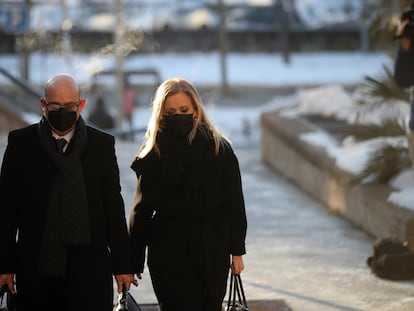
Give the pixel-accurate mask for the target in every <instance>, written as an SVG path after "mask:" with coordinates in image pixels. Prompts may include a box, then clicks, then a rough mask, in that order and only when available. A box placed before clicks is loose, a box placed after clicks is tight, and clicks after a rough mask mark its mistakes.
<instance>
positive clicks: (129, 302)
mask: <svg viewBox="0 0 414 311" xmlns="http://www.w3.org/2000/svg"><path fill="white" fill-rule="evenodd" d="M125 310H129V311H142V309H141V307H140V306H139V305H138V303H137V302H136V301H135V299H134V297H132V295H131V294H130V293H129V292H128V291H127V290H126V286H125V284H122V292H121V293H119V294H118V298H117V301H116V303H115V305H114V308H113V309H112V311H125ZM0 311H1V310H0Z"/></svg>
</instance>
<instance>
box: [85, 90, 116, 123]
mask: <svg viewBox="0 0 414 311" xmlns="http://www.w3.org/2000/svg"><path fill="white" fill-rule="evenodd" d="M88 121H89V122H91V123H92V125H95V126H97V127H99V128H100V129H103V130H107V129H112V128H114V119H113V118H112V116H111V114H110V113H109V111H108V109H107V108H106V105H105V101H104V99H103V98H102V97H99V98H98V99H97V101H96V105H95V108H94V109H93V110H92V111H91V113H90V114H89V117H88Z"/></svg>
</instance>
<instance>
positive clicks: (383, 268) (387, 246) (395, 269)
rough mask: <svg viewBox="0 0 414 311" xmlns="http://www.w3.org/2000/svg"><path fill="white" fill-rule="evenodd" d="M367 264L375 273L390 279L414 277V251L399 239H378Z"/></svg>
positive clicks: (410, 278) (409, 278) (411, 278)
mask: <svg viewBox="0 0 414 311" xmlns="http://www.w3.org/2000/svg"><path fill="white" fill-rule="evenodd" d="M373 249H374V254H373V256H370V257H368V259H367V264H368V266H369V267H370V268H371V271H372V273H373V274H375V275H376V276H378V277H379V278H382V279H388V280H395V281H397V280H413V279H414V252H412V251H411V250H410V249H409V248H408V247H407V246H406V245H404V244H403V243H401V242H399V241H394V240H391V239H378V240H376V241H375V243H374V246H373Z"/></svg>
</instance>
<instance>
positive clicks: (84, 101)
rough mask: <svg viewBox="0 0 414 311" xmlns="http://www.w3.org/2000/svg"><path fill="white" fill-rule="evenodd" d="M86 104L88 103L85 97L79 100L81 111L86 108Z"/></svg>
mask: <svg viewBox="0 0 414 311" xmlns="http://www.w3.org/2000/svg"><path fill="white" fill-rule="evenodd" d="M85 104H86V99H85V98H82V99H81V100H80V101H79V111H82V110H83V108H85Z"/></svg>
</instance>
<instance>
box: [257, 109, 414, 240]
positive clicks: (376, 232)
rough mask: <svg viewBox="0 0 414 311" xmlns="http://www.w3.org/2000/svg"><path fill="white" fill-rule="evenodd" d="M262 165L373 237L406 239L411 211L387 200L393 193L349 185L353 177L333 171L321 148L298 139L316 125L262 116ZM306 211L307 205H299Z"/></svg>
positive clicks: (380, 186)
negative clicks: (264, 164)
mask: <svg viewBox="0 0 414 311" xmlns="http://www.w3.org/2000/svg"><path fill="white" fill-rule="evenodd" d="M261 127H262V142H261V145H262V157H263V161H264V162H265V163H266V164H268V165H269V166H270V167H272V168H273V169H275V170H276V171H277V172H279V173H280V174H281V175H283V176H285V177H286V178H287V179H288V180H290V181H292V182H293V183H295V184H296V185H297V186H298V187H299V188H301V189H303V191H305V192H307V193H308V194H309V195H311V196H313V197H314V198H316V199H317V200H319V201H320V202H322V203H323V204H324V205H325V206H326V207H327V208H328V209H329V211H331V212H332V213H336V214H338V215H340V216H343V217H345V218H346V219H348V220H349V221H351V222H352V223H353V224H355V225H356V226H358V227H360V228H362V229H363V230H364V231H366V232H367V233H368V234H370V235H372V236H373V237H381V238H385V237H387V238H394V239H397V240H400V241H403V240H405V227H406V224H407V221H408V220H409V219H411V218H414V212H413V211H412V210H408V209H405V208H402V207H398V206H396V205H394V204H392V203H390V202H388V196H389V194H390V193H391V191H392V189H391V188H390V187H388V186H387V185H383V184H362V185H355V186H353V187H351V186H350V185H349V182H350V180H351V178H352V177H353V176H352V175H351V174H349V173H348V172H345V171H344V170H342V169H340V168H338V167H337V166H336V165H335V161H334V160H333V159H332V158H330V157H329V156H328V154H327V153H326V152H325V150H324V149H323V148H321V147H316V146H314V145H310V144H308V143H306V142H304V141H302V140H300V138H299V135H300V134H301V133H305V132H310V131H314V130H315V129H317V128H318V127H317V126H316V125H315V124H313V123H310V122H309V121H307V120H305V119H304V118H301V117H294V118H290V117H289V118H286V117H283V116H282V115H280V114H279V113H278V112H266V113H264V114H262V116H261ZM304 208H306V206H304Z"/></svg>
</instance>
